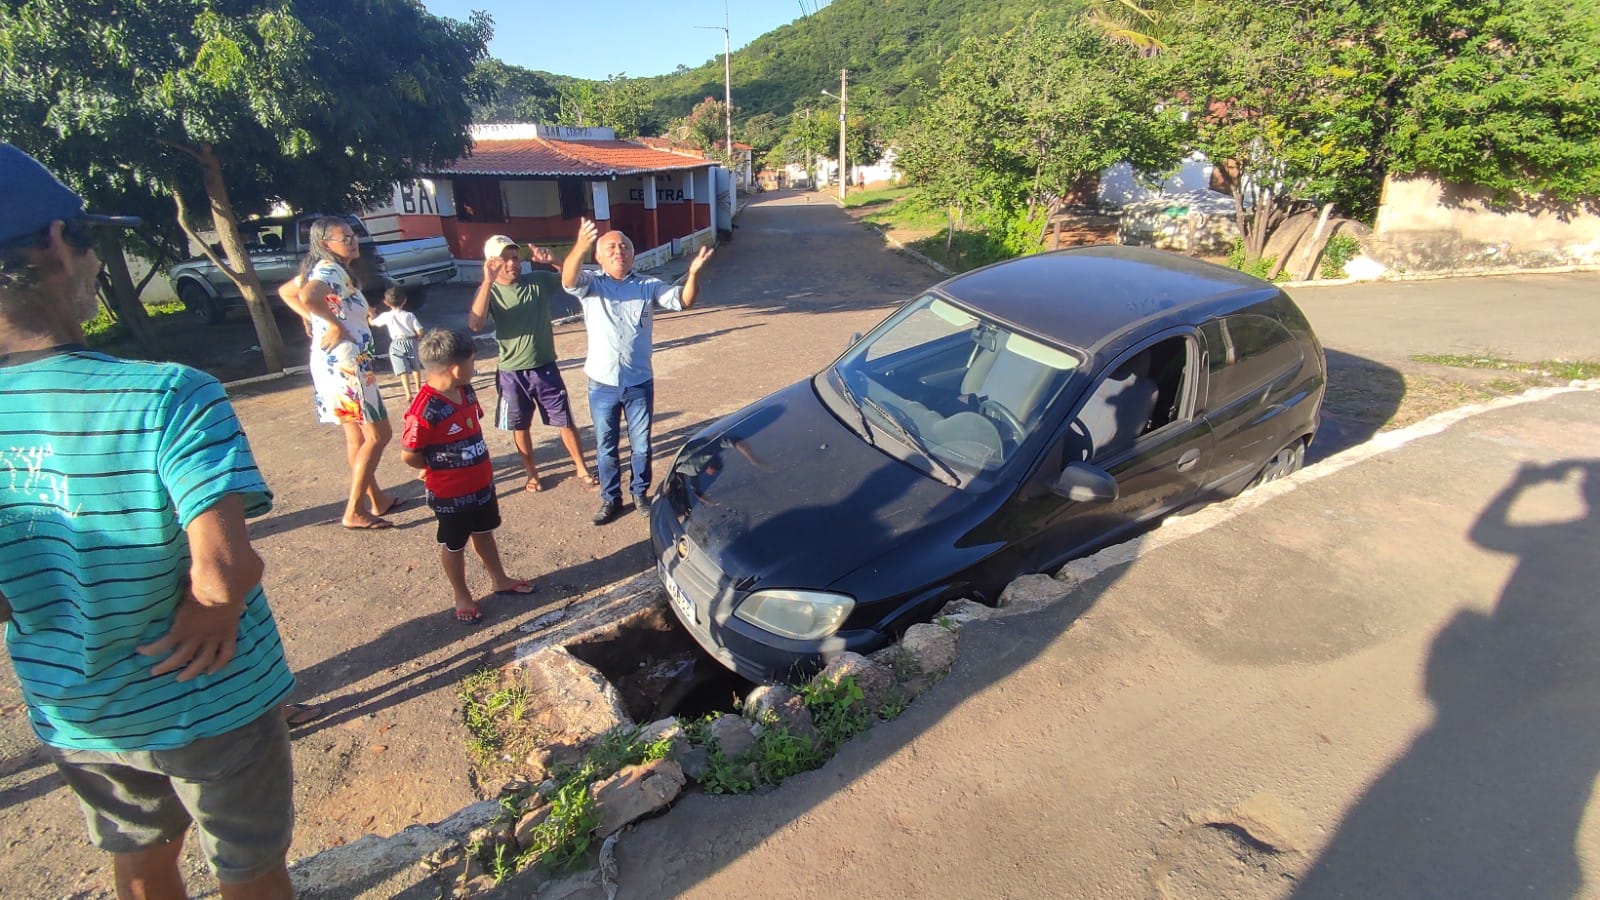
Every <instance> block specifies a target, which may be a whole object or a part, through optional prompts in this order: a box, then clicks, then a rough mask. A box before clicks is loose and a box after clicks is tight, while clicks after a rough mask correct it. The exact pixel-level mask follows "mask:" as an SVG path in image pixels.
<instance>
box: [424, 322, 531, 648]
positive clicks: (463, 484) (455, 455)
mask: <svg viewBox="0 0 1600 900" xmlns="http://www.w3.org/2000/svg"><path fill="white" fill-rule="evenodd" d="M417 355H418V356H419V357H420V358H421V360H422V366H423V369H424V370H425V371H426V376H427V377H426V379H425V382H424V384H423V385H422V389H421V390H419V391H418V392H417V397H416V399H415V400H413V401H411V407H410V408H409V409H407V410H406V419H405V430H404V431H403V432H402V433H401V437H400V446H401V451H400V459H401V461H402V462H404V463H405V464H406V465H408V466H411V467H412V468H414V469H422V470H423V484H424V485H426V486H427V488H428V506H429V507H431V508H432V509H433V515H434V517H435V518H437V519H438V520H439V545H440V550H439V559H440V562H441V563H442V564H443V565H444V574H445V577H446V578H448V579H449V581H450V589H451V590H452V591H454V592H455V611H456V621H458V622H462V623H465V624H467V625H472V624H475V623H477V622H479V621H482V619H483V611H482V610H480V609H479V608H478V604H477V601H475V600H474V599H473V597H472V592H471V590H470V589H468V587H467V561H466V555H465V553H464V552H463V551H465V550H466V547H467V543H468V542H469V541H470V542H471V544H472V549H473V550H474V551H476V552H477V554H478V558H479V559H481V560H483V567H484V568H485V569H487V570H488V571H489V575H490V577H491V578H493V579H494V592H495V593H497V594H531V593H533V582H531V581H519V580H517V579H515V578H512V577H511V576H509V575H507V574H506V570H505V569H504V568H503V567H502V566H501V565H500V549H499V547H497V546H496V545H495V541H494V530H495V529H496V528H499V527H500V504H499V502H498V501H497V500H496V499H495V495H494V465H493V464H492V463H490V461H489V447H488V445H487V444H485V443H484V441H483V425H482V421H483V408H482V407H480V406H478V395H477V393H476V392H474V391H473V390H472V376H473V375H474V374H475V373H476V371H477V367H476V366H475V365H474V361H473V357H474V355H475V353H474V347H473V345H472V339H471V338H469V337H467V336H466V335H464V334H458V333H456V332H453V331H442V330H440V329H434V330H432V331H429V332H428V333H427V334H425V335H423V337H422V341H421V343H420V344H419V345H418V346H417Z"/></svg>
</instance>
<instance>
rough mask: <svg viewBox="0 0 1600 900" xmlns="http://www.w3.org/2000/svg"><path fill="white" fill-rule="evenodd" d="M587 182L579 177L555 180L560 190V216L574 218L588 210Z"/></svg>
mask: <svg viewBox="0 0 1600 900" xmlns="http://www.w3.org/2000/svg"><path fill="white" fill-rule="evenodd" d="M588 187H589V183H588V182H587V181H584V180H582V179H579V178H562V179H558V180H557V181H556V189H557V190H559V191H560V192H561V218H563V219H576V218H578V217H579V216H582V215H583V214H584V213H587V212H588V211H589V196H588V194H589V192H588V190H587V189H588Z"/></svg>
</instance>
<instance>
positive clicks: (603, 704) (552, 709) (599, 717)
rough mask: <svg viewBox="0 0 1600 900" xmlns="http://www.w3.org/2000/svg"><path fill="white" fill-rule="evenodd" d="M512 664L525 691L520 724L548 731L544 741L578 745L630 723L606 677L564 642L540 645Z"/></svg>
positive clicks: (545, 732) (552, 744) (536, 729)
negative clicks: (524, 711) (519, 662)
mask: <svg viewBox="0 0 1600 900" xmlns="http://www.w3.org/2000/svg"><path fill="white" fill-rule="evenodd" d="M512 670H513V671H514V672H515V678H516V680H517V681H518V682H519V683H520V684H521V685H522V686H523V687H524V688H526V689H527V691H528V716H527V718H525V719H524V720H523V721H524V723H525V726H526V727H527V728H529V729H530V730H533V731H537V732H541V733H544V734H548V735H550V740H549V741H548V742H547V743H548V744H549V745H550V746H552V747H553V746H557V745H567V746H570V747H582V746H584V745H586V744H587V743H588V742H590V741H592V740H593V739H594V738H596V737H599V736H600V735H602V734H605V733H606V732H608V731H610V730H612V729H614V728H619V727H624V726H630V725H632V724H633V720H632V719H629V718H628V713H627V711H626V709H625V708H624V706H623V704H622V697H621V696H620V695H619V694H618V693H617V689H616V688H614V687H612V685H611V682H609V681H607V680H606V677H605V676H604V675H601V674H600V671H599V670H598V669H596V668H594V667H593V666H591V665H589V664H587V663H585V662H582V661H581V660H579V659H577V658H576V657H574V656H573V655H572V654H570V653H568V652H567V650H566V648H565V647H546V648H544V649H543V650H540V651H539V652H538V653H535V654H533V655H532V656H530V657H529V658H528V659H527V661H526V662H525V663H523V664H522V665H521V666H514V667H512Z"/></svg>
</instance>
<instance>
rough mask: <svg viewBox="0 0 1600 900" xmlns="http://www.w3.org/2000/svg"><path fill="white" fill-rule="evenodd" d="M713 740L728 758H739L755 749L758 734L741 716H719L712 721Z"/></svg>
mask: <svg viewBox="0 0 1600 900" xmlns="http://www.w3.org/2000/svg"><path fill="white" fill-rule="evenodd" d="M711 742H712V743H713V744H715V745H716V746H717V749H718V750H721V751H722V755H723V756H724V757H726V758H728V759H738V758H739V757H741V756H744V755H745V754H746V753H749V752H750V751H751V750H754V749H755V746H756V734H755V732H754V731H753V730H751V728H750V723H749V722H746V721H745V720H744V719H742V718H740V717H739V716H727V715H724V716H717V718H716V719H715V720H713V721H712V723H711Z"/></svg>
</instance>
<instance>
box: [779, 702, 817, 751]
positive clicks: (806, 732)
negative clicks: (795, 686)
mask: <svg viewBox="0 0 1600 900" xmlns="http://www.w3.org/2000/svg"><path fill="white" fill-rule="evenodd" d="M773 713H774V714H775V715H776V716H777V719H778V726H779V727H780V728H783V729H785V730H787V731H788V732H789V733H790V734H792V735H794V736H795V737H803V738H806V739H807V740H809V741H811V744H812V746H816V745H818V744H820V743H822V735H820V734H818V733H817V726H816V724H815V723H814V722H812V720H811V710H809V709H806V701H805V698H803V697H800V696H798V695H795V694H790V695H789V699H787V700H785V701H783V705H782V706H780V707H778V708H777V709H776V710H773Z"/></svg>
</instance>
